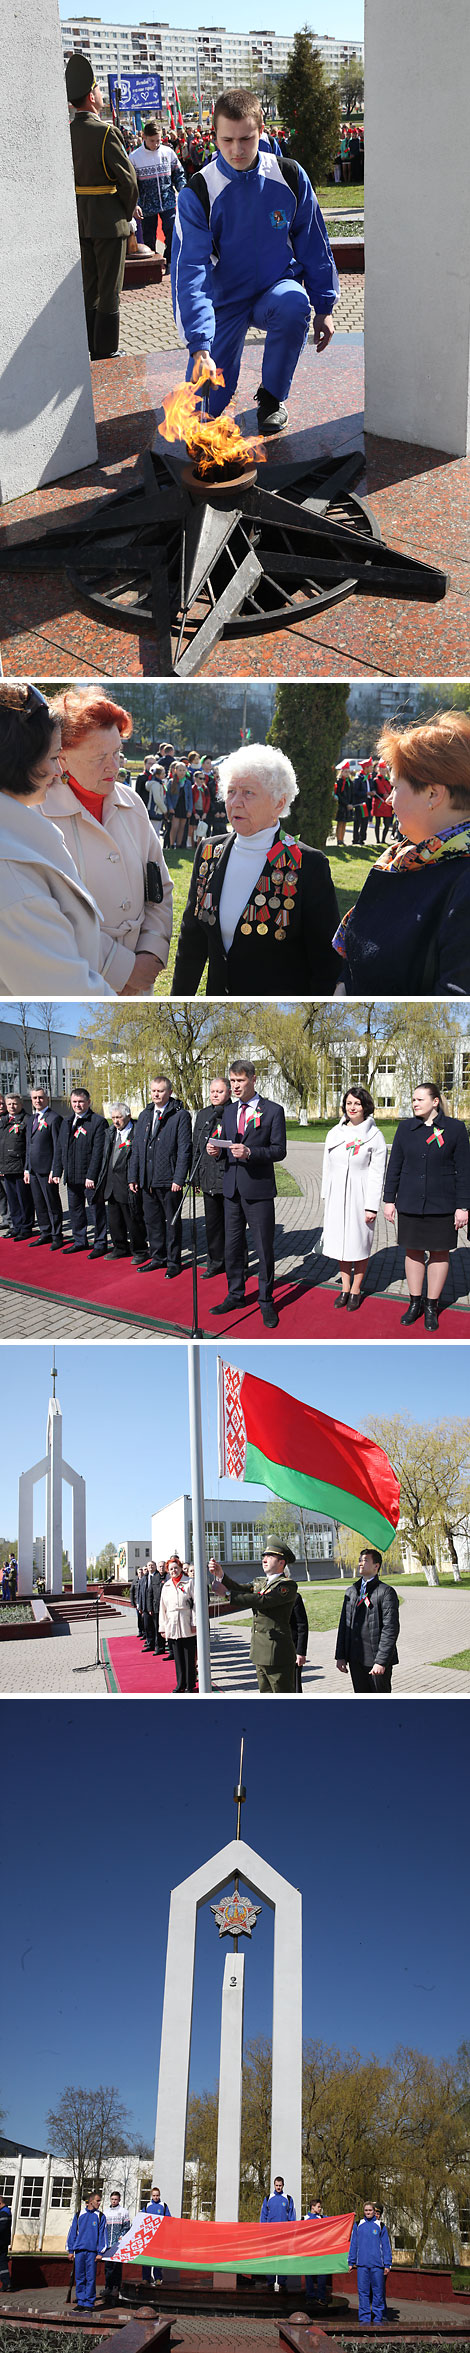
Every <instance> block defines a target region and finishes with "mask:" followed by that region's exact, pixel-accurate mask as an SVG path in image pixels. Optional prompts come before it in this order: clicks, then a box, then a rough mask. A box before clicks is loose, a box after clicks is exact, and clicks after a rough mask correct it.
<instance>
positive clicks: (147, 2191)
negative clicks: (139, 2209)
mask: <svg viewBox="0 0 470 2353" xmlns="http://www.w3.org/2000/svg"><path fill="white" fill-rule="evenodd" d="M151 2195H152V2175H151V2173H149V2174H148V2175H147V2179H146V2180H143V2181H141V2184H140V2190H139V2198H140V2203H141V2206H143V2204H144V2199H145V2198H150V2197H151Z"/></svg>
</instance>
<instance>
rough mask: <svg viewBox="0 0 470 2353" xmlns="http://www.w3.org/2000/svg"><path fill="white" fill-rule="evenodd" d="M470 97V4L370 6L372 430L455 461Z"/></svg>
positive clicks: (463, 436) (458, 452)
mask: <svg viewBox="0 0 470 2353" xmlns="http://www.w3.org/2000/svg"><path fill="white" fill-rule="evenodd" d="M469 91H470V8H469V5H468V0H448V5H447V7H444V6H443V0H411V4H410V0H365V106H364V119H365V214H364V235H365V263H366V276H365V372H366V394H365V423H366V428H367V430H368V431H369V433H377V434H383V435H384V436H385V438H386V439H387V440H390V439H392V440H399V441H405V442H422V443H427V444H428V445H429V446H430V447H431V449H442V450H447V451H449V452H450V453H451V454H452V455H453V456H455V457H465V456H466V455H467V454H468V452H469V450H470V411H469V386H470V273H469V266H468V256H469V249H470V173H469V167H468V149H469V129H468V117H469ZM340 324H341V321H340Z"/></svg>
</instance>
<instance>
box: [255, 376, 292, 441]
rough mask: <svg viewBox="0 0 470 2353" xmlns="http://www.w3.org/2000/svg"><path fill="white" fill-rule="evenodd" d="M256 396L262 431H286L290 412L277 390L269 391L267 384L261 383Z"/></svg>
mask: <svg viewBox="0 0 470 2353" xmlns="http://www.w3.org/2000/svg"><path fill="white" fill-rule="evenodd" d="M255 398H256V406H257V410H258V426H259V431H260V433H285V430H286V425H288V423H289V412H288V409H286V406H285V402H284V401H283V400H278V397H277V392H268V390H267V386H266V384H259V385H258V391H257V393H256V394H255Z"/></svg>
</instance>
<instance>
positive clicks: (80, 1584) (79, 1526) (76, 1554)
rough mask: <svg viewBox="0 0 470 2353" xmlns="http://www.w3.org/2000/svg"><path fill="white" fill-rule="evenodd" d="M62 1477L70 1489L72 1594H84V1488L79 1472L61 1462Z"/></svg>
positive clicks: (66, 1463)
mask: <svg viewBox="0 0 470 2353" xmlns="http://www.w3.org/2000/svg"><path fill="white" fill-rule="evenodd" d="M62 1477H63V1478H64V1479H67V1480H68V1484H69V1487H71V1489H72V1592H73V1593H86V1486H85V1480H84V1479H82V1478H81V1476H80V1472H79V1471H72V1470H71V1468H70V1464H69V1463H68V1462H62Z"/></svg>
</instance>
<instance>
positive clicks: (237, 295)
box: [171, 90, 339, 433]
mask: <svg viewBox="0 0 470 2353" xmlns="http://www.w3.org/2000/svg"><path fill="white" fill-rule="evenodd" d="M261 122H262V115H261V107H260V104H259V101H258V99H257V98H254V97H253V93H252V91H251V90H224V91H222V94H221V97H220V98H218V99H217V103H216V106H215V108H214V133H215V137H216V140H217V153H216V154H215V155H214V156H213V157H212V160H211V162H210V163H208V164H205V165H204V166H203V169H202V170H201V171H197V172H194V173H193V177H192V180H191V181H190V184H189V186H188V187H186V188H182V189H181V191H180V194H179V195H178V198H177V206H176V221H175V232H174V237H173V247H172V257H171V282H172V295H173V309H174V314H175V319H176V324H177V327H178V330H179V333H180V335H181V340H182V342H183V343H186V344H187V348H188V353H189V357H188V365H187V370H186V374H187V377H188V378H190V377H191V376H192V375H193V371H194V369H195V367H196V363H197V374H198V376H199V378H200V379H202V377H204V378H206V379H208V380H209V382H208V394H207V398H208V406H209V410H210V414H211V416H219V415H220V412H221V410H222V409H224V408H226V406H227V402H228V401H229V400H230V399H231V396H232V393H233V392H235V390H236V386H237V382H238V374H239V368H240V362H241V357H242V352H243V346H244V342H245V336H246V332H247V328H248V327H249V326H250V325H252V326H254V327H261V328H265V329H266V342H265V347H264V358H263V366H262V380H261V384H260V385H259V387H258V392H257V394H256V401H257V408H258V426H259V431H260V432H261V433H282V432H284V431H285V428H286V425H287V424H288V421H289V420H288V413H287V408H286V406H285V401H286V395H287V393H288V392H289V388H290V385H291V383H292V378H293V375H294V369H295V368H296V366H297V360H298V359H299V357H300V353H301V351H303V347H304V343H305V342H306V339H307V336H308V330H309V324H310V311H311V306H312V305H313V309H314V311H315V325H314V340H315V345H316V349H317V352H321V351H326V350H327V348H328V344H329V342H330V339H331V336H332V334H333V318H332V312H333V309H334V305H335V302H337V300H338V295H339V280H338V275H337V271H336V268H335V264H334V261H333V255H332V253H331V248H330V246H329V243H328V237H327V233H326V228H325V223H324V220H323V218H322V214H321V212H320V207H319V205H318V204H317V199H316V196H315V192H314V189H313V188H312V186H311V182H310V180H309V179H308V178H307V173H306V172H304V170H303V168H302V165H301V164H299V163H295V162H294V161H291V160H290V159H286V158H285V157H284V156H277V155H273V154H272V152H271V149H270V148H264V147H260V131H261ZM217 369H221V370H222V375H223V379H224V381H223V385H222V384H220V385H219V384H217V383H216V371H217Z"/></svg>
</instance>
